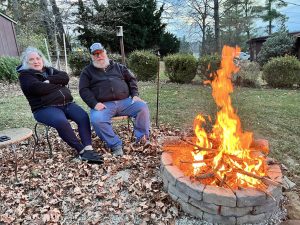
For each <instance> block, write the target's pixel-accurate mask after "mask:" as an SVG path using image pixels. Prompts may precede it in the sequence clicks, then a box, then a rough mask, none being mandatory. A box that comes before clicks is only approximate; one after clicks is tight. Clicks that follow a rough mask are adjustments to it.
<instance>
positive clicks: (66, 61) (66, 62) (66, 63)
mask: <svg viewBox="0 0 300 225" xmlns="http://www.w3.org/2000/svg"><path fill="white" fill-rule="evenodd" d="M63 40H64V50H65V66H66V73H68V59H67V49H66V35H65V34H63Z"/></svg>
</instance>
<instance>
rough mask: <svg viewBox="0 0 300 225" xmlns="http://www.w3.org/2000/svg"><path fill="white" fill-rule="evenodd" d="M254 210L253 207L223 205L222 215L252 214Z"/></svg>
mask: <svg viewBox="0 0 300 225" xmlns="http://www.w3.org/2000/svg"><path fill="white" fill-rule="evenodd" d="M252 210H253V207H251V206H250V207H241V208H239V207H227V206H221V213H220V214H221V215H222V216H244V215H247V214H250V213H251V212H252Z"/></svg>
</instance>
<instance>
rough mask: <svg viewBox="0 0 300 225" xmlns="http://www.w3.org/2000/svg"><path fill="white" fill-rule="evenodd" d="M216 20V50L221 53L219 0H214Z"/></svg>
mask: <svg viewBox="0 0 300 225" xmlns="http://www.w3.org/2000/svg"><path fill="white" fill-rule="evenodd" d="M214 20H215V51H216V52H217V53H221V46H220V15H219V0H214Z"/></svg>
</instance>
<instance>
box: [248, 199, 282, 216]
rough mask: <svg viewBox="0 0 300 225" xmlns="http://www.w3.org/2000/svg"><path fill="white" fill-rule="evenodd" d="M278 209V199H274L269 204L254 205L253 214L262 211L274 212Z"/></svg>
mask: <svg viewBox="0 0 300 225" xmlns="http://www.w3.org/2000/svg"><path fill="white" fill-rule="evenodd" d="M276 209H278V202H277V201H274V200H273V201H272V202H270V203H268V204H265V205H261V206H254V207H253V211H252V214H253V215H257V214H262V213H272V212H274V211H276Z"/></svg>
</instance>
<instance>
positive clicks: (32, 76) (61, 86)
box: [17, 66, 73, 112]
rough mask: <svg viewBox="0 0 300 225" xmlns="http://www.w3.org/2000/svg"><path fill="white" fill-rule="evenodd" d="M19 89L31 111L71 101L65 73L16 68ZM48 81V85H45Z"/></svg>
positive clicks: (51, 69)
mask: <svg viewBox="0 0 300 225" xmlns="http://www.w3.org/2000/svg"><path fill="white" fill-rule="evenodd" d="M17 71H18V72H19V74H20V75H19V81H20V85H21V89H22V91H23V93H24V95H25V97H26V98H27V100H28V102H29V105H30V107H31V111H32V112H35V111H37V110H38V109H40V108H42V107H46V106H61V105H65V104H67V103H70V102H72V101H73V97H72V95H71V92H70V90H69V88H67V87H66V86H65V85H67V84H68V82H69V77H68V74H67V73H66V72H63V71H59V70H56V69H54V68H52V67H45V71H44V73H41V72H40V71H37V70H33V69H22V67H21V66H19V67H18V68H17ZM45 80H49V83H45V82H44V81H45Z"/></svg>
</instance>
